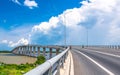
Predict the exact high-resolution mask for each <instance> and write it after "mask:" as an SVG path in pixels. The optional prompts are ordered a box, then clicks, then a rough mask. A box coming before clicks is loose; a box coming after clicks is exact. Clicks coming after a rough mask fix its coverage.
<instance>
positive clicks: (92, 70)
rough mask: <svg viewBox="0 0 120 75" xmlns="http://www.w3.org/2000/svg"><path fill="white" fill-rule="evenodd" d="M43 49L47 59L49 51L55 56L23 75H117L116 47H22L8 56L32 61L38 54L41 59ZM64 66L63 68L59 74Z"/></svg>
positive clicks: (119, 54) (118, 51)
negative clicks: (29, 58) (18, 55)
mask: <svg viewBox="0 0 120 75" xmlns="http://www.w3.org/2000/svg"><path fill="white" fill-rule="evenodd" d="M41 49H42V51H41ZM46 49H47V50H49V52H50V57H51V54H52V50H53V49H54V50H56V56H54V57H52V58H50V59H49V60H47V61H46V62H45V63H43V64H41V65H39V66H38V67H36V68H34V69H33V70H31V71H29V72H27V73H26V74H24V75H120V46H119V45H95V46H94V45H93V46H92V45H91V46H88V45H87V46H84V45H79V46H68V47H61V46H38V45H26V46H18V47H16V48H14V49H13V50H12V52H13V53H15V54H22V55H28V56H35V57H36V56H37V55H39V54H40V52H42V53H43V55H45V53H46V52H45V51H46ZM36 54H37V55H36ZM70 54H71V55H70ZM68 57H69V58H68ZM68 59H69V61H66V60H68ZM66 64H68V65H66ZM65 66H66V67H67V68H66V69H63V70H65V71H64V73H61V72H63V71H61V69H62V68H64V67H65Z"/></svg>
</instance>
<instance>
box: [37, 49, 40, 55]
mask: <svg viewBox="0 0 120 75" xmlns="http://www.w3.org/2000/svg"><path fill="white" fill-rule="evenodd" d="M37 52H38V56H39V55H40V47H38V51H37Z"/></svg>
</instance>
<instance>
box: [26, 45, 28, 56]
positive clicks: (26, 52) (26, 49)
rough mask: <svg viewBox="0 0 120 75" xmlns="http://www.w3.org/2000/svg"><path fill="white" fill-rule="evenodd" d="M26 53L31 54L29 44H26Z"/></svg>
mask: <svg viewBox="0 0 120 75" xmlns="http://www.w3.org/2000/svg"><path fill="white" fill-rule="evenodd" d="M26 48H27V49H26V55H29V46H26Z"/></svg>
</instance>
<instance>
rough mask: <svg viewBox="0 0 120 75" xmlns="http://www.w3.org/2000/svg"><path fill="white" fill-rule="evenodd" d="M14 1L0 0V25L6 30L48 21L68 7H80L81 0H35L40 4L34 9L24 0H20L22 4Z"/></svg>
mask: <svg viewBox="0 0 120 75" xmlns="http://www.w3.org/2000/svg"><path fill="white" fill-rule="evenodd" d="M13 1H14V0H13ZM13 1H12V0H0V11H1V12H0V27H1V28H4V29H6V30H11V27H12V26H15V27H17V26H20V25H23V24H38V23H40V22H43V21H48V20H49V18H50V17H51V16H57V15H58V14H61V13H62V12H63V11H64V10H66V9H70V8H73V7H80V4H79V2H80V0H64V1H61V0H50V1H49V0H35V2H36V3H37V4H38V5H37V7H33V8H32V9H30V8H29V7H28V6H25V5H24V0H18V1H19V2H20V3H21V5H19V4H17V3H15V2H13Z"/></svg>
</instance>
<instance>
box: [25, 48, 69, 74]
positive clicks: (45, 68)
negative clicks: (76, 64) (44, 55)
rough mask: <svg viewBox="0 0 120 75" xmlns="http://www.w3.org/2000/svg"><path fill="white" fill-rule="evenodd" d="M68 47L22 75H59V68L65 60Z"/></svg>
mask: <svg viewBox="0 0 120 75" xmlns="http://www.w3.org/2000/svg"><path fill="white" fill-rule="evenodd" d="M68 51H69V47H68V48H67V49H66V50H64V51H63V52H61V53H60V54H58V55H56V56H55V57H53V58H51V59H50V60H47V61H46V62H45V63H43V64H41V65H39V66H38V67H36V68H34V69H32V70H31V71H29V72H27V73H26V74H24V75H55V74H59V70H60V67H63V65H64V62H65V59H66V57H67V55H68Z"/></svg>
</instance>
